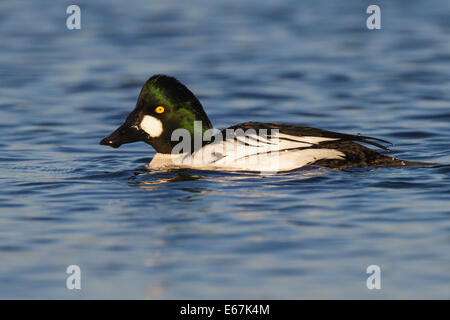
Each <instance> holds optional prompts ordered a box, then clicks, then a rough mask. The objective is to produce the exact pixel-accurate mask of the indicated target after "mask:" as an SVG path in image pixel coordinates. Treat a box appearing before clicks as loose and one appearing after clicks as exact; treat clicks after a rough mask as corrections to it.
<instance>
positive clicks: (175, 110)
mask: <svg viewBox="0 0 450 320" xmlns="http://www.w3.org/2000/svg"><path fill="white" fill-rule="evenodd" d="M137 141H143V142H146V143H147V144H149V145H151V146H152V147H153V148H154V149H155V150H156V152H157V153H156V155H155V156H154V157H153V159H152V161H151V162H150V164H148V166H147V167H148V168H150V169H175V168H194V169H206V170H231V171H276V172H278V171H289V170H293V169H297V168H301V167H304V166H306V165H314V166H322V167H327V168H333V169H345V168H351V167H392V166H413V165H427V164H428V163H422V162H410V161H404V160H399V159H396V158H393V157H390V156H387V155H384V154H382V153H379V152H377V151H375V150H373V149H370V148H368V147H365V146H363V145H361V144H360V143H364V144H369V145H372V146H374V147H377V148H380V149H383V150H388V147H386V144H389V142H388V141H386V140H383V139H379V138H373V137H368V136H362V135H352V134H344V133H337V132H332V131H327V130H323V129H316V128H312V127H307V126H300V125H293V124H282V123H262V122H244V123H240V124H236V125H233V126H231V127H229V128H226V129H223V130H221V131H218V130H214V129H213V126H212V124H211V121H210V120H209V118H208V116H207V114H206V112H205V111H204V109H203V107H202V105H201V103H200V101H199V100H198V99H197V98H196V96H195V95H194V94H193V93H192V92H191V91H190V90H189V89H188V88H187V87H186V86H185V85H183V84H182V83H181V82H179V81H178V80H177V79H175V78H173V77H170V76H166V75H154V76H152V77H151V78H150V79H148V80H147V81H146V82H145V84H144V85H143V87H142V89H141V92H140V94H139V97H138V99H137V103H136V107H135V109H134V110H133V111H132V112H131V113H130V114H129V115H128V117H127V119H126V120H125V122H124V123H123V124H122V125H121V126H120V127H119V128H118V129H117V130H115V131H114V132H113V133H112V134H110V135H109V136H107V137H106V138H104V139H103V140H101V142H100V144H102V145H108V146H111V147H113V148H118V147H120V146H121V145H122V144H125V143H132V142H137Z"/></svg>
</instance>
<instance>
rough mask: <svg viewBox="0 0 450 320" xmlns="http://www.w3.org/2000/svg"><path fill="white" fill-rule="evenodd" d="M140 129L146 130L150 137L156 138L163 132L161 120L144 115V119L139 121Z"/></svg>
mask: <svg viewBox="0 0 450 320" xmlns="http://www.w3.org/2000/svg"><path fill="white" fill-rule="evenodd" d="M140 126H141V129H142V130H144V131H145V132H147V133H148V134H149V135H150V137H152V138H157V137H159V136H160V135H161V133H162V132H163V125H162V122H161V120H159V119H156V118H155V117H152V116H144V119H142V121H141V124H140Z"/></svg>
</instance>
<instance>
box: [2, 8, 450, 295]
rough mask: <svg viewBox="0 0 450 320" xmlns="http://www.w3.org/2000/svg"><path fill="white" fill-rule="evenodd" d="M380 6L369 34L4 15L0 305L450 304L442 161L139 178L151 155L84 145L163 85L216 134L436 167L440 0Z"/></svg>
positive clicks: (446, 109)
mask: <svg viewBox="0 0 450 320" xmlns="http://www.w3.org/2000/svg"><path fill="white" fill-rule="evenodd" d="M378 3H379V5H380V7H381V9H382V29H381V30H379V31H369V30H367V29H366V28H365V19H366V17H367V15H366V14H365V10H366V7H367V6H368V5H369V4H370V3H368V2H367V3H366V2H364V1H362V2H361V1H346V2H345V3H342V2H340V3H331V2H330V1H302V2H301V3H299V1H283V2H281V3H279V2H272V1H257V2H243V1H234V0H232V1H230V0H226V1H214V3H212V2H211V1H204V0H202V1H192V2H191V1H189V2H186V1H175V0H170V1H153V0H152V1H144V0H142V1H141V0H132V1H128V2H127V5H124V4H123V1H95V3H93V1H82V0H80V1H77V4H78V5H79V6H80V7H81V10H82V29H81V30H73V31H69V30H67V29H66V27H65V20H66V17H67V15H66V14H65V10H66V7H67V6H68V5H69V3H65V2H57V3H52V4H51V6H50V4H47V3H46V2H45V1H33V2H27V3H26V4H25V3H24V2H22V1H3V2H2V3H1V4H0V30H1V31H0V43H1V50H0V84H1V86H0V88H1V94H0V137H1V140H0V261H1V262H0V298H30V299H37V298H68V299H71V298H75V299H76V298H127V299H128V298H137V299H141V298H149V299H161V298H165V299H173V298H176V299H180V298H213V299H217V298H224V299H229V298H234V299H240V298H255V299H257V298H268V299H274V298H276V299H285V298H287V299H301V298H369V299H372V298H444V299H448V298H450V268H449V265H450V252H449V242H450V236H449V234H450V198H449V194H450V167H449V166H435V167H409V168H379V169H373V168H363V169H354V170H346V171H335V170H330V169H323V168H314V167H311V168H305V169H302V170H296V171H293V172H287V173H281V174H277V175H261V174H258V173H239V174H238V173H225V172H213V171H206V172H205V171H194V170H183V171H170V172H149V171H147V170H145V168H144V165H145V164H146V163H147V162H149V161H150V160H151V158H152V156H153V155H154V151H153V150H152V148H150V147H149V146H147V145H145V144H143V143H137V144H132V145H125V146H123V147H121V148H120V149H118V150H113V149H111V148H107V147H104V146H100V145H98V143H99V141H100V139H101V138H103V137H104V136H106V135H107V134H109V133H110V132H111V131H112V130H113V129H115V128H116V127H117V126H118V125H119V124H120V123H121V122H122V121H123V120H124V118H125V116H126V115H127V114H128V113H129V112H130V111H131V109H132V108H133V107H134V105H135V102H136V98H137V95H138V93H139V90H140V86H141V85H142V84H143V83H144V82H145V80H146V79H147V78H148V77H150V76H151V75H152V74H156V73H165V74H170V75H173V76H176V77H177V78H179V79H180V80H181V81H182V82H184V83H186V84H187V85H188V86H189V87H190V88H191V89H192V91H194V92H195V93H196V94H197V95H198V97H199V98H200V100H201V102H202V103H203V105H204V107H205V109H206V111H207V113H208V114H209V115H210V118H211V120H212V122H213V123H214V124H215V126H216V127H217V128H224V127H226V126H229V125H232V124H236V123H238V122H243V121H249V120H253V121H280V122H287V123H298V124H303V125H309V126H313V127H319V128H324V129H328V130H334V131H340V132H345V133H351V134H358V133H361V134H364V135H370V136H376V137H379V138H382V139H387V140H390V141H392V142H393V143H394V144H395V145H394V147H392V151H391V153H390V154H391V155H392V156H395V157H399V158H402V159H405V160H416V161H432V162H439V163H442V164H449V163H450V156H449V152H450V148H449V145H450V144H449V141H450V131H449V123H450V36H449V34H450V4H449V2H448V1H437V0H434V1H421V2H414V3H411V2H409V1H396V2H395V3H392V1H378ZM70 4H71V3H70ZM72 264H75V265H79V266H80V268H81V270H82V289H81V290H79V291H77V290H73V291H70V290H67V289H66V277H67V274H66V273H65V271H66V268H67V266H69V265H72ZM372 264H375V265H379V266H380V267H381V271H382V289H381V290H368V289H367V288H366V278H367V277H368V275H367V274H366V268H367V266H369V265H372Z"/></svg>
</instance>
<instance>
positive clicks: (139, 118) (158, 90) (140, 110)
mask: <svg viewBox="0 0 450 320" xmlns="http://www.w3.org/2000/svg"><path fill="white" fill-rule="evenodd" d="M194 121H201V123H202V134H203V133H204V132H205V131H206V130H208V129H212V125H211V122H210V121H209V119H208V116H207V115H206V113H205V111H204V110H203V107H202V105H201V104H200V101H198V99H197V98H196V97H195V95H194V94H193V93H192V92H191V91H190V90H189V89H188V88H186V86H184V85H183V84H182V83H181V82H179V81H178V80H177V79H175V78H173V77H169V76H165V75H155V76H152V77H151V78H150V79H148V80H147V82H146V83H145V84H144V86H143V87H142V89H141V93H140V94H139V98H138V100H137V103H136V108H135V109H134V110H133V111H132V112H131V113H130V114H129V115H128V117H127V119H126V120H125V122H124V123H123V124H122V125H121V126H120V127H119V128H117V130H116V131H114V132H113V133H111V134H110V135H109V136H107V137H106V138H104V139H103V140H102V141H100V144H102V145H106V146H111V147H113V148H118V147H120V146H121V145H122V144H125V143H131V142H137V141H144V142H146V143H148V144H150V145H151V146H153V148H155V150H156V151H157V152H158V153H171V151H172V148H173V147H174V145H176V144H177V143H178V141H172V139H171V136H172V132H173V131H174V130H176V129H179V128H183V129H185V130H187V131H189V133H190V134H191V136H192V137H193V136H194Z"/></svg>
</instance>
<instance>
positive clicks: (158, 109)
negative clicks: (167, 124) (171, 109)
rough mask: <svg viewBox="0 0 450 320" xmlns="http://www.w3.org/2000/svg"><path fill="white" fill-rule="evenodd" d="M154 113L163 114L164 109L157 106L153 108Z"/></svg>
mask: <svg viewBox="0 0 450 320" xmlns="http://www.w3.org/2000/svg"><path fill="white" fill-rule="evenodd" d="M155 112H156V113H163V112H164V107H163V106H157V107H156V108H155Z"/></svg>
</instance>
